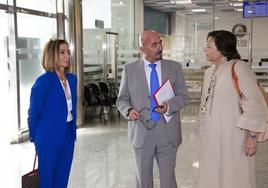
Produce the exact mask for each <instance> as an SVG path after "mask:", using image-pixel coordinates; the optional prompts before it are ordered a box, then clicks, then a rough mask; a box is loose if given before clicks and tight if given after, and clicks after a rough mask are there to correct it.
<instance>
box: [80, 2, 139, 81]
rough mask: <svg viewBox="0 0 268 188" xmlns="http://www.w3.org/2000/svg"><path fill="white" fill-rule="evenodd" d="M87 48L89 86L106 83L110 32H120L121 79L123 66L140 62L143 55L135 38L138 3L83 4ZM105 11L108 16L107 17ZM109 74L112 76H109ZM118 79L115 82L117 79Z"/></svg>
mask: <svg viewBox="0 0 268 188" xmlns="http://www.w3.org/2000/svg"><path fill="white" fill-rule="evenodd" d="M82 3H83V4H82V6H83V14H82V16H83V46H84V79H85V83H88V82H98V81H100V80H106V79H107V74H104V69H105V65H106V64H109V62H105V61H106V60H108V59H105V50H106V46H105V45H106V32H113V33H118V45H117V49H118V50H117V51H113V53H117V54H113V56H115V57H118V58H117V63H116V69H117V71H115V72H117V74H116V76H117V79H120V77H121V72H122V66H123V65H124V64H125V63H128V62H130V61H133V60H136V59H137V58H138V55H137V54H139V52H138V47H137V45H135V44H137V43H135V41H134V39H135V38H137V37H135V36H134V28H135V27H134V11H135V6H134V0H105V1H98V0H93V1H83V2H82ZM103 12H105V14H103ZM108 75H109V74H108ZM117 79H115V80H117Z"/></svg>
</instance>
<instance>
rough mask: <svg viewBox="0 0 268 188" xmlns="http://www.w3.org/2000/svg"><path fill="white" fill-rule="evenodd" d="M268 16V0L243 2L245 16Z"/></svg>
mask: <svg viewBox="0 0 268 188" xmlns="http://www.w3.org/2000/svg"><path fill="white" fill-rule="evenodd" d="M265 16H268V1H256V2H253V1H252V2H243V17H244V18H256V17H265Z"/></svg>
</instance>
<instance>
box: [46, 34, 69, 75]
mask: <svg viewBox="0 0 268 188" xmlns="http://www.w3.org/2000/svg"><path fill="white" fill-rule="evenodd" d="M61 44H67V45H68V46H69V44H68V42H66V41H65V40H63V39H50V40H49V41H48V42H47V43H46V45H45V47H44V49H43V55H42V61H41V62H42V66H43V68H44V69H45V70H46V71H49V72H55V70H56V69H57V64H56V62H58V61H59V50H60V45H61ZM70 70H71V65H70V63H69V66H68V67H67V68H65V72H70Z"/></svg>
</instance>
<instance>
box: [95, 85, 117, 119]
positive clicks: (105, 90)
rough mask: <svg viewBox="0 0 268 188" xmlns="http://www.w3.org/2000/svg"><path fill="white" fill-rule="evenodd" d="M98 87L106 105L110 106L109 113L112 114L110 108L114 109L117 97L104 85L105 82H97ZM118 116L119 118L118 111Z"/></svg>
mask: <svg viewBox="0 0 268 188" xmlns="http://www.w3.org/2000/svg"><path fill="white" fill-rule="evenodd" d="M99 87H100V90H101V92H102V95H103V97H104V98H105V100H107V101H108V103H109V105H110V111H109V112H111V113H112V108H113V107H115V104H116V100H117V95H116V94H115V92H114V91H112V90H111V89H109V87H108V85H107V83H105V82H99ZM118 116H119V117H120V112H119V111H118Z"/></svg>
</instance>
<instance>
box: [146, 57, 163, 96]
mask: <svg viewBox="0 0 268 188" xmlns="http://www.w3.org/2000/svg"><path fill="white" fill-rule="evenodd" d="M143 62H144V70H145V74H146V79H147V83H148V88H149V91H150V76H151V71H152V68H151V67H150V66H149V65H150V64H151V63H150V62H149V61H147V60H146V59H144V58H143ZM154 64H156V68H155V69H156V72H157V76H158V82H159V86H161V84H162V75H161V61H160V60H159V61H157V62H155V63H154Z"/></svg>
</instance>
